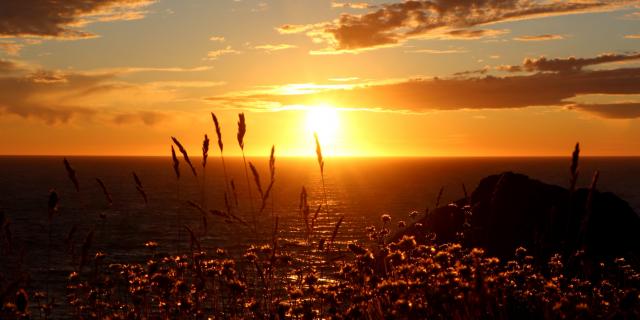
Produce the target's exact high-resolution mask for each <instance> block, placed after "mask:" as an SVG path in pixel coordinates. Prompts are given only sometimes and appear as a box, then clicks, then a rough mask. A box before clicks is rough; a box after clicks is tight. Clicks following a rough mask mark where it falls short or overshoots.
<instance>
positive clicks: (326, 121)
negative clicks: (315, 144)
mask: <svg viewBox="0 0 640 320" xmlns="http://www.w3.org/2000/svg"><path fill="white" fill-rule="evenodd" d="M306 128H307V130H308V132H309V133H311V134H313V133H314V132H317V133H318V137H319V138H320V141H322V143H323V145H325V146H327V148H331V147H332V146H334V145H335V143H336V140H337V138H338V132H339V131H340V116H339V114H338V109H336V108H335V107H333V106H330V105H328V104H320V105H317V106H312V107H309V108H308V111H307V121H306Z"/></svg>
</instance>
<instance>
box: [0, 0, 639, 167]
mask: <svg viewBox="0 0 640 320" xmlns="http://www.w3.org/2000/svg"><path fill="white" fill-rule="evenodd" d="M639 8H640V1H623V0H619V1H618V0H608V1H604V0H603V1H597V0H594V1H589V2H585V1H568V0H567V1H565V0H561V1H546V0H538V1H522V0H504V1H498V2H496V1H469V2H459V1H456V2H453V1H447V0H424V1H392V0H378V1H358V2H346V1H330V0H327V1H320V0H272V1H266V0H265V1H260V0H242V1H238V0H220V1H204V0H203V1H196V0H193V1H188V2H185V1H177V0H174V1H170V0H166V1H153V0H134V1H131V0H127V1H125V0H107V1H97V0H96V1H75V0H72V1H69V2H68V5H67V6H64V7H61V6H54V7H48V2H41V1H36V0H24V1H21V2H2V3H0V21H4V23H2V24H0V128H1V132H0V133H2V136H3V139H0V150H1V151H0V154H4V155H168V154H169V148H170V137H171V136H176V137H178V138H179V139H180V140H181V141H182V142H183V143H184V144H185V146H186V147H187V149H188V150H189V151H190V152H191V153H192V154H198V153H199V150H200V147H201V144H202V139H203V136H204V134H208V135H209V137H210V138H211V139H212V140H215V131H214V127H213V123H212V121H211V116H210V112H215V114H216V115H217V116H218V118H219V119H220V122H221V125H222V129H223V130H222V135H223V139H224V141H225V146H227V147H226V148H225V152H226V153H227V154H228V155H238V154H239V152H240V148H239V147H238V145H237V142H236V138H235V137H236V130H237V124H236V122H237V119H238V113H240V112H244V113H245V114H246V118H247V127H248V129H247V135H246V137H245V141H246V142H245V144H246V151H247V153H248V154H250V155H265V156H266V155H268V152H269V149H270V147H271V145H272V144H275V145H276V147H277V150H278V154H279V155H280V156H287V155H289V156H298V155H313V154H314V152H315V151H314V150H315V148H314V142H313V132H314V131H317V132H318V133H319V135H320V139H321V142H322V144H323V147H324V149H325V153H326V154H328V155H340V156H529V155H532V156H546V155H566V154H568V153H569V152H570V151H571V150H572V148H573V145H574V144H575V142H577V141H580V142H581V145H582V146H583V147H582V149H583V150H584V152H583V154H585V155H640V139H639V138H640V120H639V119H640V54H639V53H638V49H639V48H640V35H639V34H638V30H640V28H639V27H640V9H639ZM52 12H53V13H55V14H51V13H52ZM605 25H606V26H607V27H606V28H600V27H597V26H605Z"/></svg>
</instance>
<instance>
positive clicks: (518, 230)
mask: <svg viewBox="0 0 640 320" xmlns="http://www.w3.org/2000/svg"><path fill="white" fill-rule="evenodd" d="M589 194H590V190H589V189H578V190H576V191H575V192H573V193H571V192H569V190H567V189H565V188H562V187H559V186H554V185H549V184H546V183H543V182H540V181H538V180H533V179H530V178H529V177H527V176H525V175H522V174H516V173H512V172H506V173H503V174H500V175H493V176H489V177H486V178H484V179H483V180H482V181H481V182H480V184H479V185H478V187H477V188H476V190H475V191H474V192H473V193H472V195H471V197H470V199H469V202H470V204H469V206H467V207H465V204H466V203H465V202H466V200H460V201H457V202H456V203H454V204H451V205H448V206H446V207H441V208H438V209H436V210H433V211H432V212H431V213H430V214H429V215H428V216H427V217H424V218H422V219H421V220H420V221H418V222H419V223H420V224H421V225H420V224H414V225H411V226H409V227H407V228H406V229H405V230H403V231H402V232H400V233H398V234H396V235H395V236H394V238H395V239H398V238H401V237H402V236H403V235H405V234H411V235H415V236H416V239H417V240H418V241H420V240H421V239H424V238H425V236H426V235H427V234H428V233H430V232H433V233H435V234H436V235H437V239H438V240H437V241H443V242H447V241H453V240H456V239H457V234H458V233H460V232H463V231H464V238H463V239H464V240H463V241H464V243H465V244H466V245H469V246H475V247H482V248H484V249H485V250H487V252H488V253H490V254H492V255H496V256H498V257H510V256H512V255H513V252H514V251H515V249H516V248H517V247H520V246H523V247H525V248H528V249H529V250H530V252H531V253H533V254H535V255H536V256H541V257H548V256H549V255H550V254H553V253H556V252H560V253H573V252H575V251H576V250H584V251H585V253H586V254H587V255H589V256H592V257H595V258H611V257H618V256H627V257H638V256H639V255H640V218H639V217H638V215H637V214H636V213H635V212H634V211H633V209H632V208H631V207H630V206H629V204H628V203H627V202H625V201H624V200H622V199H620V198H618V197H617V196H615V195H614V194H612V193H608V192H604V193H603V192H599V191H597V190H596V191H594V192H593V193H592V195H591V199H592V200H591V201H588V198H589ZM469 211H470V212H471V214H469ZM465 222H466V223H467V224H466V225H465Z"/></svg>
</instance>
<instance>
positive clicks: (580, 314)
mask: <svg viewBox="0 0 640 320" xmlns="http://www.w3.org/2000/svg"><path fill="white" fill-rule="evenodd" d="M149 245H151V246H153V244H149ZM379 248H380V250H379V251H378V252H376V253H375V254H374V253H373V252H372V251H370V249H367V248H364V247H362V246H360V245H358V244H356V243H350V244H348V246H347V251H346V252H344V254H346V255H348V257H347V258H346V259H344V261H341V262H339V263H337V262H336V261H331V262H330V263H331V264H334V265H335V266H336V267H335V269H334V271H333V272H331V273H326V271H324V272H325V274H321V273H322V272H319V271H318V270H317V269H315V268H313V267H309V266H308V265H309V264H308V263H306V262H305V261H301V260H300V259H296V258H294V257H292V255H290V254H288V253H286V252H282V251H281V250H279V249H278V247H277V244H276V246H274V245H273V244H271V245H264V246H260V247H251V248H249V249H248V250H247V251H246V253H245V254H244V256H243V257H236V258H233V257H230V256H229V255H228V254H227V253H226V252H225V251H224V250H222V249H218V250H215V251H213V252H206V251H204V250H198V249H197V248H196V247H193V248H192V249H193V251H191V252H188V253H185V254H183V255H178V256H167V255H161V254H155V255H151V256H150V257H149V259H148V260H147V262H146V263H143V264H137V263H123V264H120V263H109V258H108V256H105V254H103V253H97V254H95V256H93V257H92V258H91V259H89V261H87V265H88V266H89V267H87V268H85V269H83V270H81V272H73V273H71V274H70V275H69V278H68V283H67V303H68V305H69V306H70V308H71V309H70V310H73V316H74V317H75V318H79V319H178V318H179V319H208V318H233V319H239V318H246V319H316V318H332V319H416V318H429V319H431V318H435V319H478V318H485V319H541V318H546V319H575V318H583V319H591V318H615V319H637V318H638V317H640V297H639V295H640V291H639V290H638V288H640V273H638V271H637V269H635V268H634V267H633V266H632V265H630V264H629V263H627V262H626V261H625V260H624V259H617V260H615V261H613V262H611V263H606V264H605V263H603V264H601V266H600V269H599V271H598V273H597V275H596V276H593V275H592V276H590V277H589V278H587V277H585V276H584V273H583V272H582V271H581V269H580V266H581V263H582V261H581V256H580V253H578V254H576V255H574V256H571V257H561V256H559V255H556V256H553V257H552V258H551V259H550V260H549V261H548V262H546V263H538V262H537V261H535V258H534V257H532V256H529V255H527V251H526V250H525V249H524V248H520V249H518V250H517V251H516V252H515V255H514V259H513V260H511V261H500V260H498V259H497V258H492V257H488V256H486V255H485V254H484V252H483V250H481V249H477V248H476V249H467V248H463V247H461V246H460V245H459V244H456V243H448V244H440V245H438V244H435V243H426V244H421V245H419V244H417V243H416V241H415V239H414V238H412V237H405V238H403V239H401V240H400V241H399V242H397V243H391V244H388V245H385V246H381V247H379ZM328 257H329V256H328ZM341 259H342V258H341ZM328 263H329V262H328ZM4 298H5V300H6V301H5V303H4V305H3V309H2V313H1V315H2V318H3V319H19V318H23V317H28V315H29V308H28V298H27V293H26V292H24V290H20V291H18V293H17V294H16V295H15V296H9V297H4ZM41 307H43V310H42V311H41V312H38V313H39V314H40V315H41V316H42V315H43V314H42V312H45V311H46V310H45V307H46V306H45V305H43V306H41ZM32 310H33V309H32Z"/></svg>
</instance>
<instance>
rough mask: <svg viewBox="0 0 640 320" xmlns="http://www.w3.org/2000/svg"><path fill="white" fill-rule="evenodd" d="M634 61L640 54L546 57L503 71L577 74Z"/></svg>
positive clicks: (506, 68)
mask: <svg viewBox="0 0 640 320" xmlns="http://www.w3.org/2000/svg"><path fill="white" fill-rule="evenodd" d="M634 60H640V53H634V54H613V53H606V54H602V55H599V56H597V57H593V58H576V57H569V58H555V59H548V58H546V57H540V58H537V59H530V58H527V59H525V60H524V62H523V63H522V65H517V66H503V67H501V69H502V70H504V71H509V72H523V71H526V72H577V71H581V70H582V69H583V68H585V67H588V66H594V65H599V64H604V63H614V62H626V61H634Z"/></svg>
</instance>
